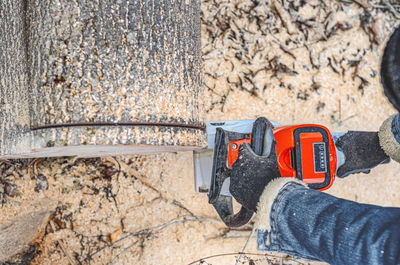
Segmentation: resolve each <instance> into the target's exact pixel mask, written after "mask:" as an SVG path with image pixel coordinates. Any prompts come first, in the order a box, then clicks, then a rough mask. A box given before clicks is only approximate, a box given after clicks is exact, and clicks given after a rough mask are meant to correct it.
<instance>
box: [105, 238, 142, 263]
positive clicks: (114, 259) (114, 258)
mask: <svg viewBox="0 0 400 265" xmlns="http://www.w3.org/2000/svg"><path fill="white" fill-rule="evenodd" d="M137 242H139V240H136V241H135V242H133V243H132V244H130V245H129V246H127V247H126V248H124V249H123V250H121V252H119V253H118V254H117V255H116V256H115V257H113V258H112V260H110V261H109V262H108V263H107V265H111V264H113V263H114V261H116V260H117V259H118V258H119V257H120V256H121V255H122V254H123V253H125V252H126V251H127V250H128V249H130V248H131V247H133V246H134V245H135V244H136V243H137Z"/></svg>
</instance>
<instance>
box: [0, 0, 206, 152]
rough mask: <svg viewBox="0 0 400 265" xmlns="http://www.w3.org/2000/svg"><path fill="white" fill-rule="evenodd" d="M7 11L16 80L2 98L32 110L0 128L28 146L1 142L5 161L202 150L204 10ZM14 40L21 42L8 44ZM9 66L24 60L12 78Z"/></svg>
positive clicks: (101, 7) (34, 7)
mask: <svg viewBox="0 0 400 265" xmlns="http://www.w3.org/2000/svg"><path fill="white" fill-rule="evenodd" d="M3 2H4V1H3ZM3 2H2V3H3ZM6 2H7V3H3V4H2V6H4V7H2V11H1V12H5V11H4V9H3V8H5V10H6V11H7V10H8V11H9V16H12V17H7V16H1V18H0V24H1V25H3V24H7V26H6V27H5V30H6V31H7V30H8V31H7V32H5V34H1V35H0V38H1V40H0V41H1V44H3V47H4V45H5V47H8V51H9V54H6V57H4V58H3V57H2V58H1V61H0V63H1V66H0V73H1V74H2V75H4V74H5V73H9V74H8V75H7V76H8V77H5V78H6V79H5V80H6V82H4V81H2V84H1V85H0V86H1V88H2V92H1V93H2V94H1V95H2V98H3V95H6V97H7V96H8V94H10V91H13V93H14V95H15V97H14V98H11V99H10V100H9V101H10V102H15V101H16V99H17V98H18V100H19V98H20V99H25V101H24V100H22V101H21V103H20V102H18V104H17V105H16V106H19V105H20V106H21V107H20V108H21V109H16V110H15V111H14V110H13V111H9V110H8V112H7V111H6V113H7V115H8V116H5V117H8V118H3V119H2V121H1V122H2V124H3V127H4V126H8V127H7V128H11V127H13V129H14V128H15V129H14V130H15V131H16V132H18V133H19V134H20V135H21V137H20V138H21V139H28V140H25V141H24V142H23V143H24V144H25V145H24V146H17V144H15V143H10V140H6V139H5V138H4V137H2V138H1V139H2V149H1V155H2V156H56V155H81V156H99V155H113V154H124V153H125V154H127V153H141V152H158V151H176V150H189V149H193V148H196V147H201V146H203V144H204V132H203V130H202V119H201V110H200V108H199V94H200V63H201V62H200V20H199V12H200V3H199V1H198V0H186V1H169V0H159V1H128V0H118V1H108V0H97V1H83V0H74V1H67V0H56V1H40V0H32V1H6ZM8 2H10V3H8ZM23 3H25V6H24V4H23ZM18 8H19V9H18ZM15 13H17V16H13V15H15ZM24 18H25V19H24ZM10 19H11V21H12V22H11V23H13V25H10V24H11V23H10V21H9V20H10ZM16 28H18V30H17V31H18V33H17V34H13V32H14V31H16ZM10 38H13V39H17V40H18V41H17V42H16V43H12V44H10V43H9V41H10ZM7 45H8V46H7ZM10 45H11V46H10ZM15 53H16V54H17V55H18V56H14V54H15ZM10 57H13V58H14V57H16V59H17V60H15V59H13V62H12V64H15V67H13V68H11V69H12V70H10V67H7V64H6V63H5V62H7V61H10V59H11V58H10ZM10 71H11V72H10ZM17 75H18V76H19V78H20V79H21V80H18V79H15V78H14V77H15V76H17ZM3 83H4V84H3ZM17 88H18V89H17ZM3 91H5V92H3ZM15 91H19V92H18V93H19V94H18V93H17V92H15ZM27 91H28V92H29V93H28V92H27ZM27 99H28V100H29V104H27V102H28V100H27ZM12 104H13V103H12ZM2 105H4V106H7V104H2ZM4 106H3V108H4ZM27 106H29V115H27ZM15 113H18V115H20V116H21V118H24V120H23V121H24V123H22V121H19V120H17V119H15V118H13V115H14V114H15ZM28 116H29V122H27V117H28ZM10 121H11V122H10ZM16 122H18V124H15V123H16ZM4 124H5V125H4ZM15 125H18V126H19V127H18V128H17V126H15ZM28 125H29V126H28ZM20 127H22V128H24V129H25V131H23V130H21V129H20ZM27 129H29V130H27ZM2 131H3V130H2ZM6 131H7V132H2V133H3V134H5V133H7V134H9V135H11V137H8V139H15V138H16V137H15V136H14V135H13V134H12V130H11V131H8V130H6ZM22 131H23V132H22ZM26 143H28V145H29V148H27V146H26ZM4 146H6V147H4ZM7 146H8V147H7Z"/></svg>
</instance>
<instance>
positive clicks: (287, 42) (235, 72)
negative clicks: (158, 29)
mask: <svg viewBox="0 0 400 265" xmlns="http://www.w3.org/2000/svg"><path fill="white" fill-rule="evenodd" d="M391 3H392V5H390V6H389V5H387V4H383V1H382V3H381V1H377V0H376V1H365V0H342V1H339V0H323V1H317V0H311V1H302V0H285V1H283V2H281V1H256V0H253V1H251V0H245V1H239V0H236V1H235V0H231V1H208V0H204V1H203V2H202V51H203V60H204V65H203V80H204V96H203V100H204V102H203V105H204V113H205V116H204V119H205V120H228V119H249V118H256V117H260V116H265V117H267V118H269V119H272V120H275V121H277V122H279V123H281V124H296V123H319V124H323V125H326V126H328V127H329V128H330V129H331V130H332V131H347V130H351V129H352V130H377V129H378V128H379V126H380V124H381V123H382V121H383V120H384V119H386V118H387V117H388V116H389V115H391V114H393V113H395V110H394V109H393V108H392V107H391V105H390V104H389V103H388V101H387V99H386V98H385V96H384V94H383V90H382V88H381V85H380V80H379V63H380V57H381V55H382V51H383V47H384V45H385V41H386V40H387V38H388V37H389V35H390V33H391V32H392V31H393V29H394V28H395V26H396V25H398V24H399V21H400V20H399V18H400V15H399V13H398V12H400V6H399V5H398V4H397V5H396V1H392V2H391ZM0 172H1V181H2V184H3V185H2V186H0V196H1V198H0V199H1V209H0V218H1V220H2V222H5V221H6V220H8V219H10V218H12V217H13V216H16V215H19V214H22V213H24V212H27V211H29V209H30V208H29V205H30V202H32V201H35V200H38V199H40V198H45V197H47V198H50V199H51V200H53V201H55V202H56V204H57V208H56V209H55V214H54V216H53V217H52V219H51V220H50V222H49V224H48V225H47V227H46V231H45V234H44V235H43V237H42V238H40V240H39V243H38V244H37V245H36V246H32V247H31V248H30V249H29V255H27V256H26V257H25V261H26V262H27V263H29V262H30V263H31V264H235V261H236V259H237V258H238V256H239V255H238V252H239V251H241V250H242V248H243V246H244V245H245V242H246V240H247V239H248V237H249V235H250V231H251V228H252V226H251V224H249V225H247V226H245V227H242V228H239V229H229V228H227V227H225V226H224V225H223V223H222V222H220V221H219V219H218V217H217V215H216V213H215V211H214V209H213V208H212V207H211V205H209V204H208V200H207V196H206V195H204V194H198V193H195V192H194V181H193V159H192V154H191V153H190V152H184V153H169V154H155V155H147V156H124V157H106V158H97V159H76V158H57V159H54V158H49V159H37V160H13V161H1V162H0ZM399 178H400V166H399V165H398V164H396V163H393V162H391V163H390V164H387V165H382V166H379V167H377V168H376V169H373V170H372V172H371V173H370V174H368V175H365V174H359V175H353V176H350V177H348V178H346V179H337V180H336V181H335V183H334V185H333V187H332V188H331V189H330V190H329V191H328V193H330V194H333V195H336V196H339V197H342V198H347V199H351V200H355V201H358V202H363V203H373V204H378V205H385V206H400V194H399V193H398V190H400V180H399ZM246 252H247V254H246V255H244V256H243V257H241V260H240V262H239V264H280V263H281V264H307V263H308V262H307V261H302V260H294V259H293V258H291V257H289V256H287V255H279V254H275V255H270V254H268V255H267V254H266V253H263V252H259V251H257V249H256V244H255V238H252V239H250V243H249V246H248V248H247V250H246Z"/></svg>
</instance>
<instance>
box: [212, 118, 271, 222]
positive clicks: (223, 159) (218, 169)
mask: <svg viewBox="0 0 400 265" xmlns="http://www.w3.org/2000/svg"><path fill="white" fill-rule="evenodd" d="M264 119H265V118H259V119H257V120H256V121H255V122H254V125H253V130H252V137H251V143H250V146H251V148H252V149H253V150H254V152H255V153H256V154H257V155H262V153H263V146H264V135H265V131H266V130H267V123H266V121H264ZM244 138H248V134H241V133H235V132H229V131H225V130H223V129H222V128H217V130H216V135H215V149H214V157H213V169H212V177H211V189H210V193H209V194H208V197H209V203H211V204H212V205H213V207H214V208H215V210H216V211H217V213H218V215H219V216H220V218H221V219H222V221H223V222H224V223H225V224H226V225H227V226H229V227H239V226H242V225H245V224H247V223H248V222H249V221H250V219H251V217H252V216H253V213H254V212H253V211H252V210H249V209H247V208H245V207H243V206H242V207H241V209H240V211H239V212H238V213H236V214H235V213H234V212H233V204H232V197H231V196H225V195H221V194H220V193H221V189H222V185H223V183H224V181H225V180H226V179H227V178H229V177H230V174H231V170H229V169H228V167H227V156H228V148H229V143H230V142H232V141H236V140H240V139H244ZM233 188H234V187H233Z"/></svg>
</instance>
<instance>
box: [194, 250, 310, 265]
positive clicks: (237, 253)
mask: <svg viewBox="0 0 400 265" xmlns="http://www.w3.org/2000/svg"><path fill="white" fill-rule="evenodd" d="M240 254H243V255H247V256H263V257H265V259H266V260H268V261H269V259H268V257H273V258H278V257H277V256H274V255H270V254H261V253H251V252H245V253H242V252H233V253H222V254H216V255H211V256H207V257H204V258H201V259H198V260H195V261H192V262H191V263H189V264H187V265H193V264H196V263H197V262H204V260H206V259H211V258H217V257H224V256H235V255H240ZM290 260H291V261H294V262H297V264H304V265H305V264H308V263H303V262H301V261H298V260H295V259H293V258H290ZM200 264H202V263H200Z"/></svg>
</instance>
